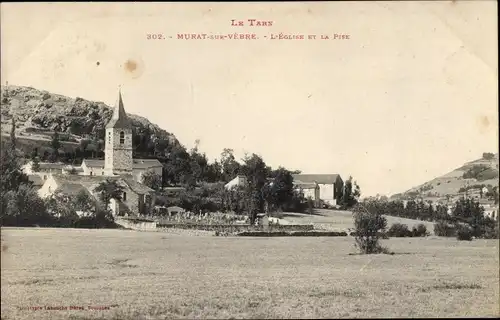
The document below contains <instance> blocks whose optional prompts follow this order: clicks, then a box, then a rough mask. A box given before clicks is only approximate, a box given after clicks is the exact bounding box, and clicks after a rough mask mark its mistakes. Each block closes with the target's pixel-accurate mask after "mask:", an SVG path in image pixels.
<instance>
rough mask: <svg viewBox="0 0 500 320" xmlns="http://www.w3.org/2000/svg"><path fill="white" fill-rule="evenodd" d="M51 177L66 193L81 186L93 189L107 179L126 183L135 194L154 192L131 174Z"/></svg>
mask: <svg viewBox="0 0 500 320" xmlns="http://www.w3.org/2000/svg"><path fill="white" fill-rule="evenodd" d="M52 177H53V179H54V180H55V181H56V183H57V184H58V185H59V186H60V188H61V190H62V191H63V192H65V193H66V191H67V192H68V193H73V191H74V190H80V189H81V187H84V188H86V189H89V188H90V189H93V188H94V187H96V186H97V185H98V184H99V183H101V182H103V181H106V180H107V179H109V180H116V181H117V182H118V183H120V182H121V183H124V184H126V185H127V186H128V187H129V188H130V190H132V191H133V192H135V193H137V194H146V193H150V192H154V190H153V189H151V188H149V187H147V186H145V185H143V184H142V183H139V182H137V181H135V180H134V179H133V177H132V175H116V176H83V175H62V174H61V175H59V174H58V175H52Z"/></svg>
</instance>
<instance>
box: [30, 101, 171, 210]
mask: <svg viewBox="0 0 500 320" xmlns="http://www.w3.org/2000/svg"><path fill="white" fill-rule="evenodd" d="M104 150H105V158H104V160H94V159H84V160H83V163H82V165H81V166H80V167H71V166H70V167H68V166H64V165H63V166H61V167H60V168H59V167H58V168H53V170H52V171H49V172H48V174H47V175H46V177H45V182H44V183H43V185H42V186H41V188H40V189H39V194H40V196H41V197H42V198H46V197H49V196H50V195H52V194H54V192H56V191H58V190H59V191H61V192H63V193H65V194H66V193H68V194H74V193H75V192H77V193H78V192H82V190H84V192H87V191H88V193H89V194H90V195H92V196H93V197H94V198H95V199H98V194H97V193H96V192H95V189H96V188H97V186H98V185H99V184H100V183H102V182H104V181H106V180H108V179H109V180H116V182H117V183H118V184H119V185H120V186H121V187H123V194H122V196H121V198H122V199H121V200H120V201H116V200H114V199H112V201H111V210H112V212H113V214H114V215H124V214H125V215H138V214H144V213H147V212H148V211H149V210H150V208H152V204H153V203H154V200H155V194H154V190H153V189H151V188H149V187H147V186H145V185H144V184H142V183H141V179H142V175H143V174H144V173H145V172H147V171H149V170H152V171H154V172H155V173H157V174H158V175H161V173H162V171H161V163H160V162H159V161H158V160H157V159H133V157H132V125H131V123H130V121H129V119H128V117H127V114H126V112H125V108H124V106H123V100H122V96H121V92H119V94H118V102H117V105H116V106H115V109H114V111H113V116H112V117H111V120H110V122H109V123H108V125H107V126H106V140H105V149H104ZM43 165H45V164H43ZM40 167H43V166H42V163H40ZM26 168H30V169H32V165H31V166H27V167H26ZM56 169H58V170H56ZM26 170H28V169H26ZM44 172H46V171H44ZM85 190H86V191H85Z"/></svg>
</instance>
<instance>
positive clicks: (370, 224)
mask: <svg viewBox="0 0 500 320" xmlns="http://www.w3.org/2000/svg"><path fill="white" fill-rule="evenodd" d="M353 219H354V228H355V241H356V243H355V245H356V247H357V248H358V249H359V250H360V251H361V253H365V254H372V253H384V252H386V251H387V250H386V249H385V248H384V247H382V246H381V245H380V243H379V239H380V238H381V233H383V232H384V231H385V228H386V226H387V219H386V218H385V217H384V216H383V215H382V214H380V213H379V212H369V211H368V210H366V208H365V207H364V206H363V205H361V204H358V205H356V206H355V207H354V209H353Z"/></svg>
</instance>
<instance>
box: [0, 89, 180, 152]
mask: <svg viewBox="0 0 500 320" xmlns="http://www.w3.org/2000/svg"><path fill="white" fill-rule="evenodd" d="M1 93H2V98H1V99H2V100H1V128H2V130H1V133H2V135H8V134H9V132H10V130H11V121H12V118H14V120H15V123H16V136H17V137H18V138H19V139H25V140H26V139H28V140H29V139H31V140H39V141H47V140H50V136H51V135H52V134H53V133H54V131H58V132H60V133H67V134H68V135H69V136H70V139H69V140H68V141H65V143H66V144H68V143H72V142H73V143H78V141H79V140H81V139H82V138H88V139H92V138H100V137H101V136H102V137H103V132H104V130H105V126H106V124H107V123H108V121H109V120H110V119H111V115H112V110H113V107H114V106H108V105H106V104H105V103H103V102H96V101H89V100H85V99H82V98H79V97H77V98H70V97H67V96H63V95H60V94H54V93H50V92H48V91H45V90H38V89H34V88H31V87H24V86H15V85H8V86H2V90H1ZM127 115H128V116H129V118H130V120H131V122H132V126H133V127H134V128H135V129H136V130H138V131H141V130H146V129H147V130H148V131H149V132H151V134H152V135H153V136H155V137H158V138H165V139H167V140H168V141H169V143H171V144H178V143H179V141H178V140H177V138H176V137H175V136H174V135H173V134H171V133H169V132H167V131H166V130H164V129H162V128H160V127H159V126H158V125H156V124H153V123H151V122H150V121H149V120H148V119H146V118H144V117H140V116H137V115H133V114H127Z"/></svg>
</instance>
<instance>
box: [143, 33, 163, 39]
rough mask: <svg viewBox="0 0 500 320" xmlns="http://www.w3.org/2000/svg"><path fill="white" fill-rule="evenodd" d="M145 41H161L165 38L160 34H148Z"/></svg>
mask: <svg viewBox="0 0 500 320" xmlns="http://www.w3.org/2000/svg"><path fill="white" fill-rule="evenodd" d="M146 39H148V40H162V39H165V37H164V36H163V35H162V34H161V33H157V34H151V33H148V34H147V35H146Z"/></svg>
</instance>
